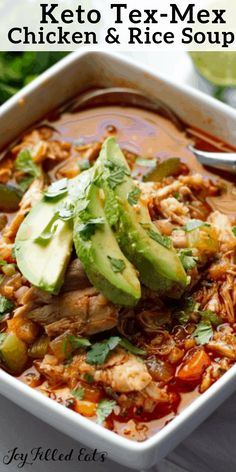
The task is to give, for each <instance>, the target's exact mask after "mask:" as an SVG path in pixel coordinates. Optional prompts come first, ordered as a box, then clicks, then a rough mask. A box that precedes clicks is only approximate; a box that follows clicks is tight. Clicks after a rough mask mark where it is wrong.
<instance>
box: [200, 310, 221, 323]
mask: <svg viewBox="0 0 236 472" xmlns="http://www.w3.org/2000/svg"><path fill="white" fill-rule="evenodd" d="M199 313H200V315H201V319H202V320H203V321H210V323H211V324H213V325H214V326H218V325H220V324H221V323H222V319H221V318H220V317H219V316H218V315H217V314H216V313H214V311H211V310H206V311H200V312H199Z"/></svg>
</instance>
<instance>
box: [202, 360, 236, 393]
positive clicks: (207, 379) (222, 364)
mask: <svg viewBox="0 0 236 472" xmlns="http://www.w3.org/2000/svg"><path fill="white" fill-rule="evenodd" d="M231 365H232V362H231V361H230V360H229V359H225V358H223V359H220V360H219V361H217V362H212V363H211V365H210V366H209V367H207V368H206V370H205V372H204V373H203V376H202V382H201V385H200V387H199V391H200V393H203V392H205V391H206V390H207V389H208V388H209V387H210V386H211V385H212V384H213V383H214V382H215V381H216V380H218V379H219V378H220V377H221V376H222V375H223V374H225V372H227V370H229V369H230V367H231Z"/></svg>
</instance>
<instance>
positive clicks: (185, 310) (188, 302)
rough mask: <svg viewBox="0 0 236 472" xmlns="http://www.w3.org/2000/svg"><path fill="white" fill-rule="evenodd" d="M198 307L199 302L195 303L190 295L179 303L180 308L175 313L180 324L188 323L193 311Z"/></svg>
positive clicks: (196, 310) (195, 311)
mask: <svg viewBox="0 0 236 472" xmlns="http://www.w3.org/2000/svg"><path fill="white" fill-rule="evenodd" d="M198 309H199V303H197V302H196V301H195V300H194V299H193V298H192V297H187V298H185V299H184V300H183V302H181V303H180V309H178V310H177V311H176V313H175V316H176V317H177V318H178V322H179V323H180V324H185V323H188V321H189V320H190V317H191V315H192V314H193V313H197V312H198Z"/></svg>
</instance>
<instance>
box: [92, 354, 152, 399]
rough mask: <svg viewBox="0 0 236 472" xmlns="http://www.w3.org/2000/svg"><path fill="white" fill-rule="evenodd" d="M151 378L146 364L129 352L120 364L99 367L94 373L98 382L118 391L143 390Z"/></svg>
mask: <svg viewBox="0 0 236 472" xmlns="http://www.w3.org/2000/svg"><path fill="white" fill-rule="evenodd" d="M151 379H152V378H151V375H150V374H149V373H148V370H147V367H146V366H145V364H144V363H143V362H142V361H141V360H140V359H138V358H137V357H135V356H133V355H132V354H128V353H127V354H126V355H125V357H124V358H123V361H122V362H121V363H120V364H118V365H113V366H111V367H107V368H105V369H103V368H101V369H98V370H96V371H95V373H94V380H95V381H96V382H102V383H103V384H104V385H107V386H109V387H111V388H112V389H113V390H114V391H116V392H132V391H141V390H143V389H144V388H145V387H147V385H148V384H149V383H150V382H151Z"/></svg>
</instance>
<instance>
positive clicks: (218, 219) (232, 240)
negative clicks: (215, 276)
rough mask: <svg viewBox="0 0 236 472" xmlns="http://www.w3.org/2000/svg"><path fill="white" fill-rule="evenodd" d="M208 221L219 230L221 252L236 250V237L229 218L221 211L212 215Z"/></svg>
mask: <svg viewBox="0 0 236 472" xmlns="http://www.w3.org/2000/svg"><path fill="white" fill-rule="evenodd" d="M208 221H209V223H211V224H213V225H214V226H215V227H216V228H217V230H218V239H219V242H220V245H221V251H223V252H226V251H229V250H231V249H234V248H235V247H236V237H235V236H234V234H233V232H232V226H231V222H230V219H229V217H228V216H227V215H224V214H223V213H220V212H219V211H215V212H213V213H211V214H210V216H209V218H208Z"/></svg>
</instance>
